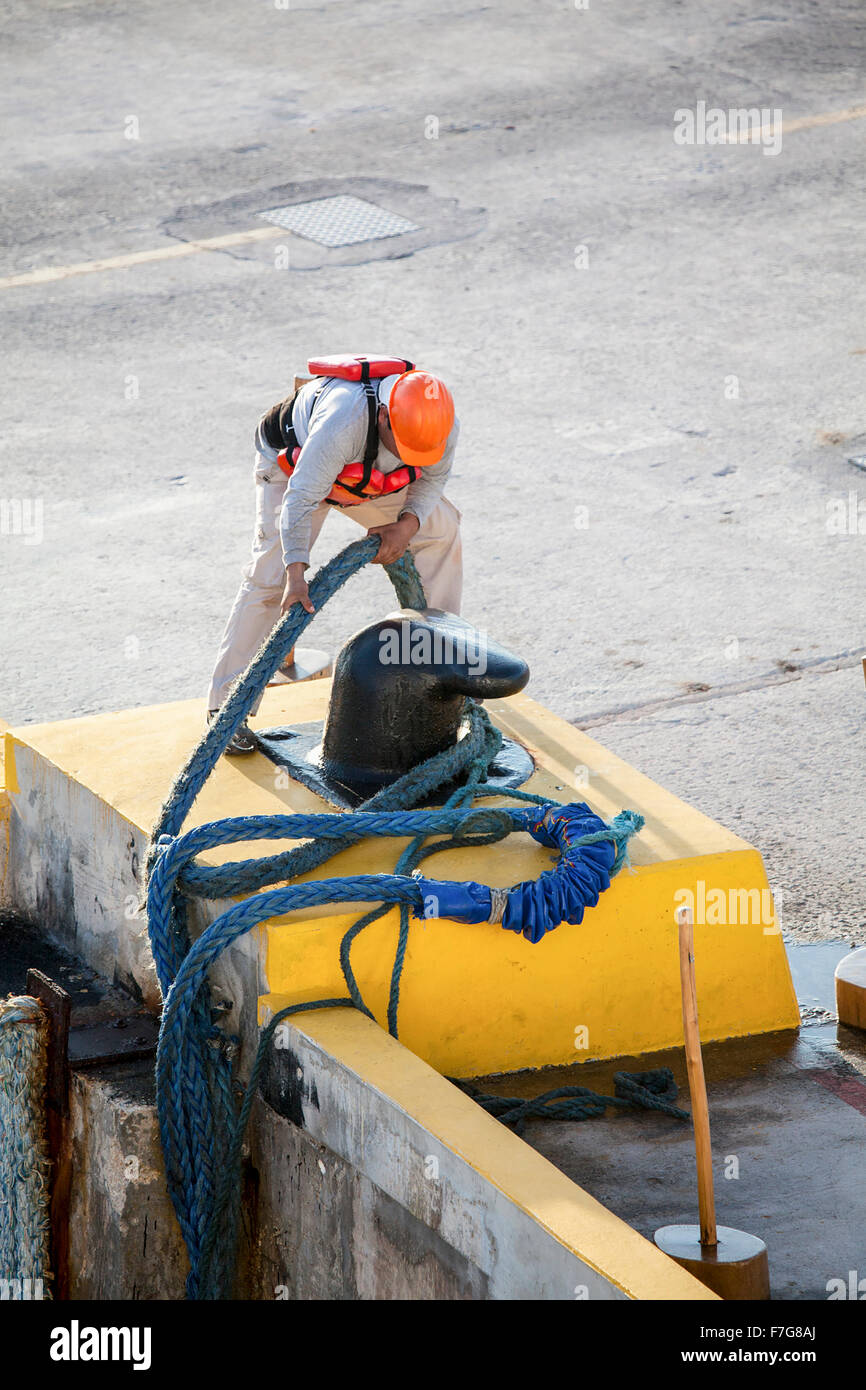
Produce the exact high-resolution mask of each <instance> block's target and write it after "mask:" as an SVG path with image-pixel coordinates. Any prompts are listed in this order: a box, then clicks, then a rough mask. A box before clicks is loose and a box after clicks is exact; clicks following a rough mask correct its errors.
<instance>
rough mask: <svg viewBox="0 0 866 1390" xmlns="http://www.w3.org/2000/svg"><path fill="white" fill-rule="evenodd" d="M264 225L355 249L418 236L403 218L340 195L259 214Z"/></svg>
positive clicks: (313, 239) (370, 204)
mask: <svg viewBox="0 0 866 1390" xmlns="http://www.w3.org/2000/svg"><path fill="white" fill-rule="evenodd" d="M259 216H260V217H263V218H264V220H265V221H266V222H273V223H274V224H275V225H276V226H277V227H285V229H286V231H287V232H296V233H297V235H298V236H302V237H306V238H307V240H308V241H317V242H318V243H319V245H320V246H355V245H356V244H357V243H358V242H359V241H378V240H379V239H380V238H382V237H389V236H402V235H403V233H404V232H418V231H420V230H421V229H420V227H418V226H416V224H415V223H414V222H409V221H408V219H407V218H405V217H398V216H397V214H396V213H394V212H388V211H387V210H386V209H385V208H380V207H377V205H376V204H375V203H368V202H366V201H365V199H363V198H352V197H347V196H344V195H342V194H340V195H338V196H336V197H333V198H317V199H316V200H315V201H314V202H312V203H290V204H289V206H288V207H284V208H270V209H269V211H267V212H261V213H259Z"/></svg>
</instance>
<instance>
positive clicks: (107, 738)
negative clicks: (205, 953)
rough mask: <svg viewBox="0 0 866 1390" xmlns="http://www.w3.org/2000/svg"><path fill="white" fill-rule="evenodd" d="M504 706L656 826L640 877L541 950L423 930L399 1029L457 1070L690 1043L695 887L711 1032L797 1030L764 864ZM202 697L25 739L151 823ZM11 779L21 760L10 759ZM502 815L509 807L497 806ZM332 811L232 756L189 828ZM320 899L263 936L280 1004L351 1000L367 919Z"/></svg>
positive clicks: (533, 713) (508, 860)
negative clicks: (686, 912)
mask: <svg viewBox="0 0 866 1390" xmlns="http://www.w3.org/2000/svg"><path fill="white" fill-rule="evenodd" d="M329 684H330V683H329V682H326V681H316V682H311V683H309V684H305V685H300V686H291V687H276V688H274V689H271V690H269V691H267V692H266V695H265V699H264V703H263V706H262V711H261V712H260V714H259V717H258V719H257V720H255V721H253V722H254V725H258V726H259V727H266V726H268V725H272V724H282V723H289V724H291V723H304V722H308V721H310V720H315V719H320V718H322V716H323V714H324V711H325V708H326V705H327V698H328V692H329ZM488 708H489V709H490V712H491V714H492V716H493V718H494V719H495V721H496V722H497V723H498V724H499V726H500V727H501V728H502V729H503V730H504V731H505V732H507V733H510V734H511V735H513V736H514V737H517V738H519V739H520V740H521V741H522V742H524V743H525V744H526V745H527V746H528V747H529V748H530V750H531V751H532V752H533V753H534V755H535V757H536V760H537V763H538V767H537V770H536V773H535V774H534V776H533V778H532V780H531V782H530V783H529V787H530V789H531V790H533V791H537V792H539V793H541V794H542V795H550V796H551V798H552V799H554V800H559V801H569V800H575V801H583V800H585V801H587V802H588V803H589V804H590V805H591V806H592V807H593V809H594V810H596V811H598V813H599V814H600V815H602V816H603V817H604V818H605V819H609V818H610V817H611V816H612V815H613V814H615V812H617V811H619V810H620V809H622V808H623V807H628V808H631V809H633V810H636V811H639V812H641V813H642V814H643V815H644V816H645V817H646V820H647V825H646V827H645V829H644V831H643V832H642V833H641V834H640V835H639V836H638V837H636V839H634V840H633V841H632V851H631V853H632V860H633V865H634V868H633V871H631V872H630V871H628V870H626V871H624V872H623V873H622V874H620V876H619V877H618V878H617V879H616V880H614V883H613V884H612V886H611V888H610V889H609V890H608V892H607V893H605V894H603V895H602V898H601V900H600V903H599V905H598V907H597V908H594V909H589V910H588V911H587V913H586V915H585V917H584V921H583V924H582V925H581V926H579V927H572V926H567V925H564V926H561V927H559V928H558V929H557V930H556V931H555V932H553V933H551V934H550V935H548V936H547V937H546V938H545V939H544V941H542V942H541V943H540V944H539V945H537V946H533V945H531V944H530V943H529V942H527V941H525V940H524V939H523V938H522V937H516V936H514V935H513V934H512V933H510V932H505V931H503V930H502V929H501V928H500V927H498V926H490V925H484V926H465V925H461V924H458V923H453V922H427V923H421V922H416V923H414V924H413V927H412V932H411V938H410V945H409V951H408V955H407V960H406V968H405V971H404V977H403V986H402V992H401V1008H400V1028H401V1038H402V1039H403V1040H404V1042H405V1043H406V1045H407V1046H408V1047H409V1048H411V1049H412V1050H413V1051H415V1052H417V1053H418V1055H419V1056H421V1057H423V1058H425V1059H426V1060H427V1061H429V1062H430V1063H431V1065H433V1066H434V1067H436V1068H437V1069H439V1070H441V1071H444V1072H446V1073H448V1074H455V1075H461V1076H468V1075H477V1074H480V1073H484V1072H489V1071H507V1070H512V1069H514V1068H518V1067H532V1066H544V1065H548V1064H553V1063H563V1062H571V1061H576V1060H577V1061H580V1060H587V1059H589V1058H594V1057H609V1056H616V1055H619V1054H622V1053H630V1052H640V1051H650V1050H654V1049H657V1048H661V1047H665V1046H668V1045H670V1044H675V1043H677V1042H679V1041H680V1040H681V1021H680V1005H679V986H678V974H677V946H676V932H675V928H674V924H673V923H674V909H675V907H676V906H677V904H678V903H679V902H681V901H684V900H685V899H684V898H683V896H682V895H683V894H688V893H691V894H692V895H693V906H694V908H695V923H696V928H695V934H696V965H697V978H698V996H699V1003H700V1009H701V1027H702V1032H703V1036H704V1037H705V1038H706V1039H708V1040H709V1039H712V1038H723V1037H731V1036H739V1035H743V1034H747V1033H759V1032H768V1031H773V1030H778V1029H784V1028H794V1027H796V1026H797V1023H798V1011H797V1006H796V1000H795V998H794V993H793V989H792V986H791V980H790V973H789V971H788V965H787V960H786V957H785V952H784V947H783V944H782V940H781V936H780V935H779V933H778V930H777V927H776V925H775V922H774V916H773V908H772V901H771V899H770V896H769V890H768V887H767V880H766V876H765V874H764V869H763V865H762V863H761V858H760V855H759V854H758V852H757V851H756V850H754V849H753V848H752V847H751V846H749V845H748V844H747V843H746V842H745V841H744V840H742V839H740V838H739V837H738V836H736V835H734V834H732V833H731V832H730V831H728V830H725V829H724V828H723V827H721V826H719V825H717V824H716V823H715V822H713V821H712V820H710V819H709V818H708V817H707V816H704V815H702V814H701V813H700V812H698V811H696V810H695V809H694V808H692V807H690V806H687V805H686V804H685V803H684V802H682V801H680V800H679V799H678V798H677V797H675V796H673V795H671V793H669V792H667V791H665V790H664V789H663V788H662V787H659V786H657V785H656V784H655V783H653V782H651V781H650V780H649V779H648V778H646V777H644V776H643V775H642V774H640V773H639V772H637V771H636V770H635V769H634V768H631V767H630V766H629V765H628V764H626V763H625V762H623V761H622V759H620V758H617V757H615V756H614V755H613V754H611V753H609V752H608V751H607V750H606V749H605V748H603V747H602V746H601V745H600V744H598V743H596V742H595V741H594V740H593V739H591V738H589V737H588V736H587V735H586V734H583V733H581V732H580V731H579V730H576V729H574V728H573V727H572V726H571V725H569V724H567V723H566V722H565V721H564V720H561V719H559V718H557V716H555V715H553V714H551V713H550V712H549V711H547V710H545V709H544V708H543V707H542V706H540V705H538V704H536V703H535V701H533V700H531V699H529V698H528V697H526V696H524V695H519V696H516V697H513V698H512V699H509V700H503V701H493V702H491V703H490V705H489V706H488ZM202 719H203V707H202V703H201V702H200V701H188V702H184V703H181V704H174V705H162V706H155V707H152V708H150V709H145V710H129V711H123V712H121V713H117V714H106V715H98V716H94V717H90V718H86V719H78V720H69V721H65V722H63V723H60V724H47V725H34V726H28V727H26V728H24V729H21V730H19V731H16V732H14V733H13V734H12V735H10V736H9V737H10V740H11V742H12V743H13V745H14V744H15V743H16V742H18V743H21V744H25V745H27V746H29V747H30V748H31V749H32V750H34V752H36V753H38V754H39V756H40V757H41V758H44V759H47V760H49V761H50V762H52V763H53V764H54V765H55V766H57V767H59V768H62V769H63V770H64V771H65V773H66V775H68V776H69V777H72V778H74V779H75V780H76V781H78V782H80V783H82V784H83V785H84V786H86V787H88V788H90V789H91V790H92V791H93V792H94V794H95V795H96V796H98V797H99V798H101V799H102V800H103V801H105V802H106V803H107V804H108V805H110V806H111V807H113V808H114V809H115V810H116V811H117V812H118V813H119V814H120V815H121V816H123V817H124V818H126V819H127V820H128V821H129V822H130V823H132V824H134V825H136V826H139V827H141V828H143V829H145V830H146V829H149V828H150V826H151V825H152V824H153V823H154V820H155V819H156V816H157V813H158V810H159V807H160V805H161V803H162V801H163V800H164V798H165V795H166V793H167V792H168V789H169V787H170V785H171V782H172V780H173V778H174V776H175V774H176V772H177V770H178V769H179V767H180V766H181V764H182V762H183V761H184V759H185V757H186V755H187V753H188V752H189V750H190V748H191V747H192V746H193V745H194V743H195V742H196V740H197V738H198V737H199V735H200V731H201V727H202ZM12 770H13V772H14V757H13V759H12ZM490 804H494V805H495V804H499V803H498V802H497V800H496V799H492V802H491V803H490ZM326 809H331V808H328V807H326V806H325V804H324V803H323V802H322V801H321V800H320V799H319V798H318V797H317V796H316V795H315V794H314V793H313V792H311V791H309V790H307V789H306V788H305V787H302V786H300V785H299V784H298V783H295V782H292V781H289V780H288V779H287V778H286V777H285V775H284V774H282V775H281V774H280V772H279V770H278V769H277V768H275V767H274V765H273V764H272V763H271V762H270V761H269V760H268V759H266V758H265V757H264V756H261V755H253V756H251V757H248V758H244V759H238V758H235V759H223V760H222V761H221V763H220V765H219V766H218V767H217V769H216V770H215V772H214V773H213V774H212V776H211V778H210V779H209V781H208V783H207V784H206V786H205V788H204V789H203V791H202V793H201V795H200V796H199V799H198V801H197V803H196V805H195V807H194V808H193V812H192V814H191V816H190V817H189V820H188V822H187V824H186V826H185V829H191V828H192V826H193V825H198V824H202V823H203V822H205V821H210V820H215V819H220V818H222V817H226V816H236V815H255V814H260V813H268V812H270V813H276V812H284V813H285V812H287V811H311V810H326ZM405 843H406V841H405V840H400V841H394V840H378V841H372V842H370V841H368V842H366V843H364V844H361V845H358V846H355V847H353V848H352V849H350V850H347V851H345V852H344V853H342V854H340V855H338V856H336V857H335V858H334V859H332V860H331V861H330V862H329V863H327V864H326V865H324V866H323V868H322V869H320V870H318V871H317V872H316V874H315V875H313V877H316V878H331V877H339V876H341V875H348V874H355V873H376V872H381V871H392V870H393V867H394V864H395V862H396V859H397V856H398V854H399V852H400V850H401V849H402V848H403V846H404V844H405ZM284 847H286V846H285V844H284V842H273V841H271V842H258V843H253V844H249V845H243V846H237V845H229V846H227V847H225V848H223V849H221V850H219V851H213V852H210V853H209V854H208V855H206V856H205V858H206V859H207V860H208V861H210V862H223V861H227V860H231V859H237V858H241V857H248V856H252V855H254V854H272V853H274V852H275V851H276V850H278V849H280V848H284ZM551 863H552V856H551V854H550V852H549V851H547V850H546V849H544V848H543V847H542V846H540V845H538V844H537V843H536V842H535V841H534V840H532V838H531V837H530V836H528V835H525V834H517V835H512V836H509V838H508V839H507V840H506V841H504V842H502V843H500V844H498V845H495V846H491V847H489V848H486V849H483V850H478V851H468V850H459V851H454V850H452V851H448V852H445V853H443V854H441V855H437V856H435V857H434V858H433V859H431V860H428V861H427V863H426V864H425V872H426V873H427V874H428V875H429V876H430V877H440V878H455V879H476V880H478V881H479V882H482V883H488V884H491V885H496V886H499V887H507V886H509V885H511V884H514V883H517V882H520V881H521V880H522V879H528V878H536V877H537V876H538V875H539V874H540V873H541V872H542V871H543V870H544V869H546V868H548V867H550V865H551ZM361 911H362V908H361V907H359V906H358V905H357V904H353V905H352V907H351V909H350V910H348V911H343V910H342V909H340V910H335V909H334V908H331V907H318V908H308V909H306V910H304V911H301V912H298V913H294V914H292V916H291V917H290V918H287V919H278V920H274V921H272V922H271V923H270V924H269V925H268V926H267V928H266V930H265V931H264V933H263V941H264V952H265V957H264V960H263V966H264V974H265V977H266V980H267V988H268V989H269V990H270V992H271V994H275V995H276V994H279V995H281V996H282V995H288V996H290V997H293V998H296V999H298V1000H307V999H314V998H318V997H322V996H328V995H336V994H343V993H344V992H345V990H344V985H343V981H342V976H341V974H340V970H339V964H338V954H339V942H340V939H341V937H342V935H343V932H344V931H345V930H346V928H347V927H348V926H349V925H350V924H351V922H352V921H354V920H355V919H356V917H357V916H359V915H360V912H361ZM396 916H397V914H396V912H392V913H390V914H389V916H388V917H387V918H384V919H383V920H381V921H379V922H377V923H375V924H374V925H373V926H372V927H370V928H368V930H367V931H366V932H365V933H364V934H363V935H362V937H361V938H359V939H358V941H357V942H356V945H355V948H354V952H353V961H354V963H355V969H356V974H357V977H358V980H359V983H360V985H361V988H362V990H363V992H364V994H365V997H366V998H367V1000H368V1002H369V1004H370V1006H371V1007H372V1008H373V1009H374V1011H375V1012H376V1015H377V1017H378V1018H379V1019H380V1020H384V1017H385V1002H386V997H387V990H388V980H389V977H390V969H391V963H392V961H393V954H394V946H395V941H396Z"/></svg>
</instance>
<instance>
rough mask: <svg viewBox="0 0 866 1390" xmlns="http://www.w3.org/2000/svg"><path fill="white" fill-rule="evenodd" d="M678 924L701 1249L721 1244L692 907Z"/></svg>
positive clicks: (683, 909) (679, 917) (685, 909)
mask: <svg viewBox="0 0 866 1390" xmlns="http://www.w3.org/2000/svg"><path fill="white" fill-rule="evenodd" d="M676 918H677V926H678V928H679V936H680V984H681V987H682V996H683V1036H684V1038H685V1044H686V1067H687V1069H688V1074H689V1094H690V1096H691V1100H692V1123H693V1125H694V1130H695V1162H696V1164H697V1170H698V1209H699V1211H700V1222H701V1248H702V1249H703V1250H712V1249H713V1248H714V1247H715V1246H716V1245H717V1244H718V1235H717V1232H716V1199H715V1194H714V1192H713V1151H712V1148H711V1145H710V1111H709V1107H708V1105H707V1086H706V1081H705V1080H704V1063H703V1058H702V1056H701V1035H700V1030H699V1028H698V996H697V990H696V988H695V949H694V922H693V918H692V910H691V908H690V907H681V908H678V910H677V914H676Z"/></svg>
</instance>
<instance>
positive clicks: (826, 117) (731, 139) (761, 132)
mask: <svg viewBox="0 0 866 1390" xmlns="http://www.w3.org/2000/svg"><path fill="white" fill-rule="evenodd" d="M864 116H866V106H849V107H847V108H846V109H845V110H844V111H825V112H824V113H823V115H820V116H798V117H797V118H796V119H795V120H793V121H783V122H782V124H781V128H780V129H781V134H782V135H790V134H791V132H792V131H794V130H813V129H815V128H816V127H817V126H822V125H838V124H839V123H840V121H859V120H862V118H863V117H864ZM775 130H776V128H775V126H774V124H773V122H772V121H771V122H770V124H769V125H762V126H760V127H758V128H757V129H752V130H743V131H740V130H738V131H736V132H735V133H734V134H732V135H726V136H725V139H724V141H723V143H724V144H726V145H756V144H758V143H759V141H760V140H762V139H763V137H764V136H766V137H767V138H768V139H771V138H772V137H773V135H774V134H775Z"/></svg>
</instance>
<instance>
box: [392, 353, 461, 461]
mask: <svg viewBox="0 0 866 1390" xmlns="http://www.w3.org/2000/svg"><path fill="white" fill-rule="evenodd" d="M388 415H389V418H390V420H391V429H392V430H393V431H394V438H395V439H396V441H397V447H398V448H399V450H400V457H401V459H402V460H403V462H404V463H408V464H410V465H411V466H412V467H414V468H426V467H428V466H429V465H430V464H431V463H438V462H439V460H440V459H441V457H442V455H443V454H444V452H445V445H446V444H447V443H448V436H449V434H450V433H451V429H452V427H453V425H454V402H453V400H452V399H451V392H450V391H449V390H448V387H447V386H446V385H445V383H444V381H440V380H439V378H438V377H435V376H431V375H430V373H429V372H414V371H413V372H404V373H403V375H402V376H399V377H398V378H397V380H396V381H395V383H394V385H393V386H392V387H391V393H390V396H389V397H388Z"/></svg>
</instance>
